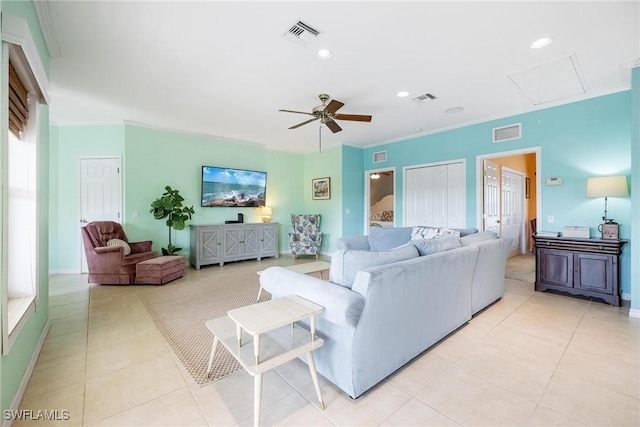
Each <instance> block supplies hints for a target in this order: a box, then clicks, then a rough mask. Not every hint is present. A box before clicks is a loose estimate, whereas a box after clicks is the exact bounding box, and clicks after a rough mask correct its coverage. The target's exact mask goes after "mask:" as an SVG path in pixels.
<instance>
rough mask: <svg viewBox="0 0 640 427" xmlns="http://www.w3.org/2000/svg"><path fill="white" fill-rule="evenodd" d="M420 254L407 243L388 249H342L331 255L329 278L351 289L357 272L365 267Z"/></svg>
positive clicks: (415, 256)
mask: <svg viewBox="0 0 640 427" xmlns="http://www.w3.org/2000/svg"><path fill="white" fill-rule="evenodd" d="M418 256H419V254H418V251H417V250H416V248H415V246H413V245H411V244H405V245H403V246H399V247H397V248H394V249H391V250H388V251H379V252H377V251H360V250H349V249H340V250H339V251H336V252H334V253H333V255H332V256H331V269H330V270H329V276H330V277H329V280H330V281H332V282H333V283H335V284H338V285H342V286H344V287H346V288H349V289H351V286H352V285H353V281H354V280H355V278H356V274H357V273H358V271H360V270H364V269H365V268H369V267H375V266H378V265H385V264H391V263H392V262H398V261H404V260H406V259H411V258H417V257H418Z"/></svg>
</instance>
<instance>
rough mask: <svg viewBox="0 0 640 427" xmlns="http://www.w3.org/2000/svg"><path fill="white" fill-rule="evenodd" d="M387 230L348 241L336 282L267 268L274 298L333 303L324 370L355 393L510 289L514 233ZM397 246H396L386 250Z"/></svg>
mask: <svg viewBox="0 0 640 427" xmlns="http://www.w3.org/2000/svg"><path fill="white" fill-rule="evenodd" d="M387 230H391V231H386V232H383V233H389V235H388V236H387V239H386V240H385V239H380V237H381V236H380V235H377V236H374V237H371V236H368V237H367V236H363V237H349V238H343V239H341V241H340V243H339V246H340V247H341V248H342V249H340V250H338V251H336V252H335V253H334V254H333V256H332V261H331V277H330V281H323V280H320V279H318V278H316V277H312V276H308V275H304V274H300V273H297V272H295V271H292V270H289V269H287V268H283V267H270V268H268V269H266V270H265V271H264V272H263V273H262V275H261V276H260V283H261V285H262V287H263V289H265V290H266V291H268V292H270V293H271V294H272V297H274V298H277V297H282V296H286V295H292V294H295V295H300V296H302V297H303V298H306V299H308V300H310V301H313V302H315V303H317V304H320V305H322V306H323V307H324V308H325V310H324V312H323V313H322V314H321V315H320V316H319V317H318V319H317V321H316V330H317V334H318V335H319V336H321V337H322V338H323V339H324V345H323V346H322V347H320V348H319V349H317V350H316V351H314V359H315V363H316V368H317V370H318V372H320V373H321V374H322V375H323V376H324V377H325V378H327V379H328V380H329V381H331V382H333V383H334V384H335V385H337V386H338V387H339V388H340V389H342V390H344V391H345V392H346V393H347V394H348V395H349V396H351V397H353V398H357V397H358V396H360V395H361V394H362V393H364V392H365V391H367V390H368V389H369V388H371V387H373V386H374V385H375V384H377V383H378V382H380V381H382V380H383V379H384V378H386V377H387V376H388V375H390V374H391V373H393V372H394V371H395V370H397V369H398V368H400V367H401V366H403V365H404V364H405V363H407V362H408V361H410V360H411V359H413V358H414V357H416V356H417V355H418V354H420V353H422V352H423V351H425V350H426V349H428V348H429V347H431V346H432V345H434V344H435V343H437V342H438V341H440V340H441V339H443V338H444V337H446V336H447V335H448V334H450V333H451V332H453V331H455V330H456V329H457V328H459V327H460V326H462V325H464V324H465V323H466V322H467V321H469V320H470V319H471V316H472V315H473V314H474V313H475V312H477V311H479V310H481V309H482V308H484V307H486V306H487V305H489V304H491V303H492V302H493V301H495V300H497V299H499V298H500V297H501V296H502V295H503V293H504V273H505V267H506V260H507V255H508V252H509V248H510V247H511V241H510V239H498V238H496V237H495V234H493V233H488V232H481V233H475V234H471V235H468V236H465V237H461V238H459V237H454V236H448V237H442V238H440V239H432V240H431V241H427V240H411V241H409V237H410V234H411V233H409V237H407V240H406V241H404V242H398V241H397V239H396V238H398V235H399V234H402V233H403V231H393V230H399V229H387ZM394 233H396V234H395V235H394ZM404 233H405V235H406V230H404ZM369 237H371V240H370V239H369ZM376 239H377V240H376ZM365 240H366V245H365ZM401 240H404V237H402V238H401ZM384 242H386V243H384ZM397 243H400V245H396V244H397ZM379 245H381V246H379ZM388 245H396V247H390V248H387V249H379V248H380V247H385V246H388ZM365 246H366V247H365ZM354 247H356V249H353V248H354ZM373 248H376V249H377V250H373ZM421 254H422V255H421Z"/></svg>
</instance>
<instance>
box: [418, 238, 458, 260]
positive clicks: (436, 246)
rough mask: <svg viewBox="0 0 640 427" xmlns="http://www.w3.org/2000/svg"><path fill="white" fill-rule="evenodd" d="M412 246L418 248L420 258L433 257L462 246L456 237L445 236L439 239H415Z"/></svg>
mask: <svg viewBox="0 0 640 427" xmlns="http://www.w3.org/2000/svg"><path fill="white" fill-rule="evenodd" d="M411 244H412V245H413V246H415V247H416V249H417V250H418V253H419V254H420V256H425V255H431V254H435V253H438V252H442V251H448V250H451V249H455V248H459V247H461V246H462V243H460V239H459V238H458V237H456V236H444V237H440V238H437V239H413V240H411Z"/></svg>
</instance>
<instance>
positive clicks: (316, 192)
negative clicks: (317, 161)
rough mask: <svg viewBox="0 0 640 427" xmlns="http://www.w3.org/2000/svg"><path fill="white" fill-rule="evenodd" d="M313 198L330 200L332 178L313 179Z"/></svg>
mask: <svg viewBox="0 0 640 427" xmlns="http://www.w3.org/2000/svg"><path fill="white" fill-rule="evenodd" d="M311 198H312V199H313V200H329V199H330V198H331V178H328V177H327V178H315V179H312V180H311Z"/></svg>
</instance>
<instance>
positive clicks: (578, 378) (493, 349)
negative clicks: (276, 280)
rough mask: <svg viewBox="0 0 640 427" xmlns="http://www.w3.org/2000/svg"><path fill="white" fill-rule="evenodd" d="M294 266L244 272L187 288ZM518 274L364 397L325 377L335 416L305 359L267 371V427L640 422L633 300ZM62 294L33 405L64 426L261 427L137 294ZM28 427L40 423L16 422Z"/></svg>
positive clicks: (30, 390)
mask: <svg viewBox="0 0 640 427" xmlns="http://www.w3.org/2000/svg"><path fill="white" fill-rule="evenodd" d="M292 262H293V261H291V259H290V257H281V258H280V259H279V260H263V261H262V262H259V263H258V262H256V261H246V262H239V263H231V264H227V265H226V266H224V267H222V268H220V267H217V266H216V267H208V268H203V269H202V270H200V271H195V270H190V271H189V272H188V274H187V276H186V278H185V279H181V280H190V279H194V278H198V279H201V278H202V276H203V275H209V274H220V275H225V274H234V272H237V271H238V269H243V270H246V269H254V270H256V271H257V270H261V269H264V268H266V267H267V266H270V265H276V264H278V265H287V264H291V263H292ZM298 262H299V261H298ZM507 277H508V278H507V292H506V294H505V296H504V298H502V299H501V300H500V301H498V302H497V303H496V304H494V305H492V306H491V307H489V308H488V309H486V310H485V311H484V312H482V313H480V314H479V315H477V316H476V317H474V318H473V319H472V320H471V321H470V322H469V323H468V324H467V325H466V326H464V327H463V328H461V329H459V330H458V331H457V332H456V333H455V334H452V335H451V336H449V338H447V339H446V340H444V341H443V342H441V343H440V344H439V345H437V346H435V347H433V348H431V349H430V350H428V351H426V352H425V353H423V354H422V355H420V356H419V357H417V358H416V359H415V360H413V361H412V362H410V363H409V364H407V365H406V366H405V367H404V368H402V369H401V370H399V371H398V372H396V373H395V374H393V375H392V376H390V377H389V378H387V379H386V380H385V381H383V382H382V383H380V384H379V385H377V386H376V387H374V388H373V389H371V390H370V391H368V392H367V393H366V394H364V395H363V396H361V397H360V398H359V399H357V400H352V399H351V398H349V397H348V396H346V395H345V394H344V393H342V392H341V391H340V390H338V389H337V388H336V387H335V386H333V385H332V384H331V383H329V382H327V381H325V380H324V379H323V378H321V388H322V393H323V395H324V399H325V403H326V409H325V410H324V411H322V410H320V408H319V407H318V405H317V403H316V398H315V394H314V388H313V384H312V383H311V379H310V376H309V372H308V370H307V367H306V365H304V364H303V363H302V362H300V361H293V362H290V363H289V364H286V365H283V366H282V367H280V368H279V369H277V370H276V371H271V372H268V373H267V374H266V375H265V379H264V390H263V412H262V424H264V425H291V426H324V425H327V426H332V425H354V426H355V425H366V426H374V425H384V426H409V425H416V426H417V425H419V426H432V425H434V426H448V425H508V426H516V425H529V426H550V425H563V426H565V425H566V426H570V425H593V426H605V425H608V426H625V425H629V426H638V425H640V384H639V378H640V338H639V337H640V319H636V318H630V317H628V311H629V309H628V304H627V306H626V307H622V308H615V307H610V306H609V305H607V304H604V303H601V302H596V301H589V300H586V299H579V298H574V297H568V296H562V295H554V294H549V293H536V292H534V291H533V283H532V281H533V277H534V275H533V258H532V257H531V256H530V255H522V256H519V257H516V258H514V259H512V260H510V261H509V264H508V272H507ZM50 293H51V298H50V305H51V330H50V332H49V335H48V337H47V339H46V342H45V344H44V348H43V349H42V353H41V355H40V358H39V360H38V363H37V365H36V367H35V370H34V372H33V376H32V378H31V380H30V382H29V385H28V387H27V390H26V393H25V396H24V399H23V401H22V404H21V409H31V410H38V409H42V410H44V409H47V410H53V409H58V410H67V411H69V414H70V419H69V420H68V421H61V422H58V424H60V425H65V426H76V425H77V426H80V425H87V426H94V425H95V426H207V425H211V426H213V425H251V424H252V422H253V416H252V405H253V396H252V390H253V380H252V378H251V377H250V376H249V375H248V374H246V373H245V372H244V371H240V372H237V373H235V374H233V375H230V376H228V377H226V378H224V379H222V380H220V381H218V382H215V383H213V384H209V385H207V386H204V387H200V386H198V385H197V384H195V383H194V382H193V381H192V379H191V377H190V376H189V374H188V373H186V371H185V370H184V369H183V368H182V365H181V364H180V363H179V362H178V361H177V359H176V358H175V357H174V356H173V354H172V352H171V351H170V349H169V347H168V346H167V345H166V344H165V341H164V340H163V338H162V336H161V335H160V333H159V332H158V330H157V329H156V327H155V325H154V323H153V322H152V320H151V318H150V316H149V314H148V313H147V311H146V309H145V307H144V306H143V305H142V303H141V302H140V300H139V299H138V297H137V295H136V292H135V288H134V287H114V286H102V287H99V288H97V289H95V292H92V298H91V300H90V299H89V285H87V284H86V276H82V275H77V276H68V275H67V276H54V277H52V278H51V292H50ZM26 424H30V425H35V423H27V422H17V421H16V422H14V424H13V425H14V426H22V425H26ZM38 424H39V425H41V424H42V422H40V423H38ZM55 424H56V423H53V422H51V423H47V425H55Z"/></svg>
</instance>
